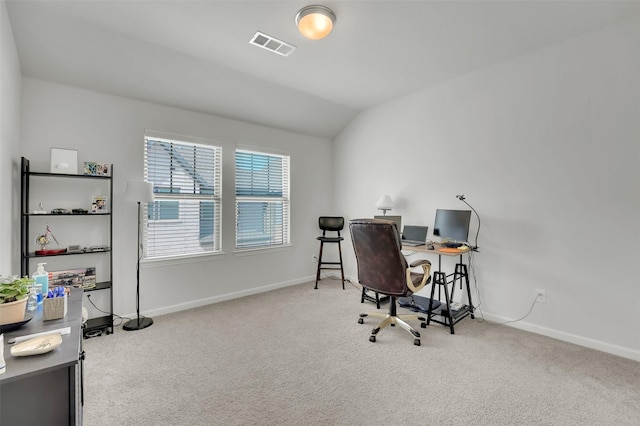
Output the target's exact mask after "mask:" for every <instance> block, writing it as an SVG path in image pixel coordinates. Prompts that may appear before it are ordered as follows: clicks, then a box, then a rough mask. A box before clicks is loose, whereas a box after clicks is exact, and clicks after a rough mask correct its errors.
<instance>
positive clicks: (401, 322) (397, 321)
mask: <svg viewBox="0 0 640 426" xmlns="http://www.w3.org/2000/svg"><path fill="white" fill-rule="evenodd" d="M366 317H371V318H379V319H381V320H382V321H380V322H379V323H378V325H376V326H375V327H374V328H373V330H371V336H369V341H370V342H374V343H375V341H376V335H377V334H378V332H380V330H382V329H383V328H385V327H388V326H392V327H395V326H396V325H398V326H399V327H400V328H402V329H403V330H406V331H407V332H409V333H410V334H411V335H412V336H413V337H414V340H413V344H414V345H416V346H420V333H418V332H417V331H416V330H415V329H414V328H413V327H411V326H410V325H409V324H408V323H407V322H406V321H421V323H420V327H421V328H427V323H426V321H427V319H426V318H424V317H422V316H420V315H416V314H406V315H404V314H403V315H398V314H397V312H396V298H395V297H393V296H391V298H390V300H389V313H382V312H370V313H362V314H360V318H359V319H358V323H359V324H364V318H366Z"/></svg>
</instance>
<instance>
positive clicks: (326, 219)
mask: <svg viewBox="0 0 640 426" xmlns="http://www.w3.org/2000/svg"><path fill="white" fill-rule="evenodd" d="M318 225H319V226H320V229H322V236H320V237H318V238H317V240H318V241H320V253H319V254H318V268H317V269H316V285H315V287H314V289H315V290H317V289H318V281H320V271H322V270H323V269H324V270H326V269H329V270H336V271H338V270H339V271H340V275H341V278H342V289H343V290H344V269H343V268H342V247H341V242H342V241H343V240H344V238H343V237H341V236H340V231H341V230H342V229H343V228H344V218H343V217H335V216H321V217H320V218H319V219H318ZM327 231H330V232H337V233H338V236H336V237H329V236H327V235H326V233H327ZM325 243H327V244H331V243H333V244H337V245H338V257H339V259H340V261H339V262H328V261H324V260H323V259H322V255H323V251H324V244H325ZM325 265H331V266H325Z"/></svg>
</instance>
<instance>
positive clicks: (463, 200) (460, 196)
mask: <svg viewBox="0 0 640 426" xmlns="http://www.w3.org/2000/svg"><path fill="white" fill-rule="evenodd" d="M456 198H457V199H458V200H460V201H462V202H463V203H465V204H466V205H467V206H469V208H470V209H471V210H472V211H473V212H474V213H475V214H476V217H477V218H478V230H477V231H476V240H475V242H474V244H473V247H471V248H472V249H473V250H477V249H478V234H479V233H480V215H479V214H478V212H477V211H476V209H474V208H473V207H471V204H469V203H467V201H466V198H465V197H464V195H456Z"/></svg>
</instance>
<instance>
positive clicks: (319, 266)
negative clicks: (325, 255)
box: [314, 241, 324, 290]
mask: <svg viewBox="0 0 640 426" xmlns="http://www.w3.org/2000/svg"><path fill="white" fill-rule="evenodd" d="M323 246H324V242H323V241H320V254H318V270H317V271H316V286H315V287H314V289H315V290H317V289H318V281H320V269H322V268H321V266H322V247H323Z"/></svg>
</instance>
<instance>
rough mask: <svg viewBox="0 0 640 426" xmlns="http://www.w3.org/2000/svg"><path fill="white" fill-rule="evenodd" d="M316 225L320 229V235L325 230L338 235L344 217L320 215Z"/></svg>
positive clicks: (342, 226) (323, 233) (342, 225)
mask: <svg viewBox="0 0 640 426" xmlns="http://www.w3.org/2000/svg"><path fill="white" fill-rule="evenodd" d="M318 226H320V229H322V235H325V233H326V232H327V231H334V232H337V233H338V236H340V231H342V229H343V228H344V217H341V216H320V217H319V218H318Z"/></svg>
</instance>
